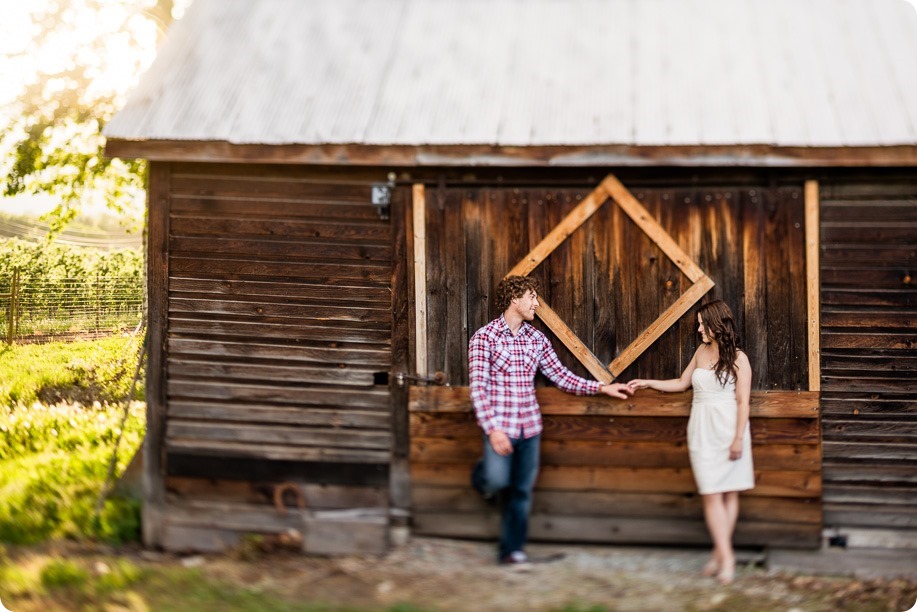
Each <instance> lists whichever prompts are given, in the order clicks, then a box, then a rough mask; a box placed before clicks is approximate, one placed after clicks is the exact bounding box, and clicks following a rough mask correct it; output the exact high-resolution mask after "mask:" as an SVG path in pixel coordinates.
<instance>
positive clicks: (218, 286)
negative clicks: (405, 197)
mask: <svg viewBox="0 0 917 612" xmlns="http://www.w3.org/2000/svg"><path fill="white" fill-rule="evenodd" d="M342 291H347V304H350V305H360V306H365V305H376V306H379V305H381V306H382V307H387V305H388V303H389V302H390V301H391V289H389V288H388V287H381V286H373V285H367V284H365V283H363V284H355V285H353V286H351V287H343V286H329V285H325V284H309V283H305V282H302V281H295V282H283V281H263V280H230V279H227V278H219V277H211V276H209V275H202V276H198V277H196V278H191V277H172V278H170V279H169V292H170V293H171V294H174V295H179V294H195V295H201V294H216V295H221V296H232V297H242V296H250V297H283V298H285V299H288V300H296V301H302V302H308V303H314V304H323V303H329V302H331V303H340V302H341V292H342Z"/></svg>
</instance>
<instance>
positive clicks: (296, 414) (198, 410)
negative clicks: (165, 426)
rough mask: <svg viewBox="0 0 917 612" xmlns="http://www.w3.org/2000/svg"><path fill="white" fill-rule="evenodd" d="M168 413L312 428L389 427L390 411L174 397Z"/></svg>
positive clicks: (181, 416) (189, 417)
mask: <svg viewBox="0 0 917 612" xmlns="http://www.w3.org/2000/svg"><path fill="white" fill-rule="evenodd" d="M168 416H169V417H170V418H176V419H192V420H195V419H196V420H211V421H228V422H235V423H278V424H287V425H302V426H313V427H344V428H349V427H354V428H361V429H380V430H388V428H389V427H390V423H389V421H390V415H389V411H387V410H384V409H380V410H359V409H354V408H350V409H346V410H335V409H327V408H326V409H322V408H299V407H296V408H294V407H288V406H271V405H267V404H261V405H259V404H250V403H249V404H241V405H240V404H225V403H216V402H193V401H186V400H173V401H171V402H169V406H168Z"/></svg>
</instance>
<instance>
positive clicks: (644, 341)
mask: <svg viewBox="0 0 917 612" xmlns="http://www.w3.org/2000/svg"><path fill="white" fill-rule="evenodd" d="M713 285H714V282H713V280H712V279H711V278H710V277H709V276H706V275H705V274H703V272H701V277H700V279H699V280H698V281H697V282H696V283H694V285H692V286H691V288H690V289H688V290H687V291H685V292H684V293H683V294H682V296H681V297H679V298H678V299H677V300H676V301H675V303H674V304H672V305H671V306H669V307H668V308H667V309H666V311H665V312H663V313H662V315H660V316H659V318H658V319H656V320H655V321H653V323H652V325H650V326H649V327H647V328H646V329H645V330H643V333H642V334H640V335H639V336H638V337H637V339H636V340H634V341H633V342H631V343H630V346H628V347H627V348H626V349H624V350H623V351H621V353H620V354H619V355H618V356H617V357H616V358H615V360H614V361H612V362H611V364H609V366H608V369H609V370H611V373H612V374H614V376H615V377H617V376H618V375H619V374H620V373H621V372H623V371H624V370H626V369H627V366H629V365H630V364H632V363H633V362H634V360H635V359H637V357H639V356H640V355H641V354H642V353H643V351H645V350H646V349H647V347H649V346H650V345H651V344H652V343H653V342H655V341H656V339H657V338H659V336H661V335H662V334H664V333H665V331H666V330H667V329H669V327H671V326H672V325H673V324H674V323H675V322H676V321H677V320H678V319H680V318H681V316H682V315H683V314H685V312H687V311H688V309H690V308H691V307H692V306H693V305H694V304H696V303H697V301H698V300H699V299H701V298H702V297H703V296H704V294H705V293H707V292H708V291H710V289H712V288H713Z"/></svg>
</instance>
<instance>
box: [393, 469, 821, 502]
mask: <svg viewBox="0 0 917 612" xmlns="http://www.w3.org/2000/svg"><path fill="white" fill-rule="evenodd" d="M470 469H471V466H470V465H462V464H433V463H427V464H414V465H412V466H411V476H412V478H413V481H414V483H415V484H419V485H428V486H449V485H451V486H455V485H461V486H468V478H469V474H470ZM539 487H540V488H546V489H558V490H564V491H587V490H588V491H592V490H595V491H602V490H606V491H621V492H624V491H630V492H639V491H643V492H648V493H694V492H696V491H697V486H696V485H695V483H694V477H693V476H692V474H691V470H690V469H689V468H619V467H597V466H551V465H544V466H542V467H541V470H540V472H539V476H538V481H537V483H536V488H539ZM746 494H747V495H754V496H763V497H818V496H819V495H820V494H821V476H820V475H819V474H818V473H817V472H802V471H761V472H756V473H755V488H754V489H752V490H751V491H748V492H747V493H746Z"/></svg>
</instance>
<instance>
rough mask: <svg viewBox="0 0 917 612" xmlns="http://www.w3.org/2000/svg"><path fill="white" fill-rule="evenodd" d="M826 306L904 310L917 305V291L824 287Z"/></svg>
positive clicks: (911, 289) (823, 303)
mask: <svg viewBox="0 0 917 612" xmlns="http://www.w3.org/2000/svg"><path fill="white" fill-rule="evenodd" d="M821 303H822V305H824V306H840V307H850V306H877V307H883V306H887V307H891V308H903V307H905V306H913V305H915V304H917V289H915V288H901V289H871V288H869V287H862V286H861V287H837V286H824V285H823V286H822V291H821Z"/></svg>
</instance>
